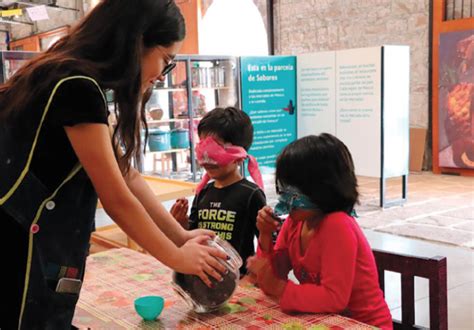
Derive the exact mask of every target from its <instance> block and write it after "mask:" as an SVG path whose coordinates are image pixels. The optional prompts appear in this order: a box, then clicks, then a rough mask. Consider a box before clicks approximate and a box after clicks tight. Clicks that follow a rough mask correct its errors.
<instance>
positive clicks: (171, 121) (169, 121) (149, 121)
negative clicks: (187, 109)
mask: <svg viewBox="0 0 474 330" xmlns="http://www.w3.org/2000/svg"><path fill="white" fill-rule="evenodd" d="M183 120H189V119H188V118H170V119H160V120H148V121H147V124H162V123H174V122H178V121H183Z"/></svg>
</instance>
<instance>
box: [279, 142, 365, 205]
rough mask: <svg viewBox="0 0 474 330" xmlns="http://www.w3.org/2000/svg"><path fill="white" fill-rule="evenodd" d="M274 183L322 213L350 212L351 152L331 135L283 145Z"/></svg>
mask: <svg viewBox="0 0 474 330" xmlns="http://www.w3.org/2000/svg"><path fill="white" fill-rule="evenodd" d="M275 180H276V183H277V185H279V186H281V187H283V188H284V187H285V186H287V185H288V186H293V187H296V188H298V189H299V190H300V191H301V192H302V193H303V194H305V195H306V196H308V197H309V198H310V199H311V200H312V202H313V203H315V204H316V205H318V206H319V207H320V209H321V210H322V211H323V212H324V213H330V212H335V211H344V212H348V213H350V212H351V211H352V210H353V208H354V204H355V203H358V199H359V193H358V191H357V178H356V176H355V174H354V163H353V161H352V156H351V153H350V152H349V150H348V149H347V147H346V145H345V144H344V143H342V142H341V141H340V140H339V139H338V138H336V137H335V136H333V135H331V134H327V133H323V134H321V135H318V136H315V135H310V136H306V137H303V138H301V139H298V140H296V141H294V142H292V143H290V144H289V145H287V146H286V147H285V148H284V149H283V151H282V152H281V154H280V155H279V156H278V158H277V163H276V177H275Z"/></svg>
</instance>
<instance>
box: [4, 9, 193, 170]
mask: <svg viewBox="0 0 474 330" xmlns="http://www.w3.org/2000/svg"><path fill="white" fill-rule="evenodd" d="M184 36H185V25H184V18H183V16H182V14H181V12H180V11H179V8H178V7H177V6H176V4H175V3H174V1H173V0H102V1H101V2H100V3H99V4H98V5H97V6H96V7H95V8H94V9H93V10H92V11H91V12H90V13H89V14H88V15H87V16H86V17H84V18H83V19H82V20H81V21H80V22H79V23H78V24H77V25H76V26H75V27H74V28H73V29H72V30H71V32H70V33H69V34H68V35H67V36H65V37H63V38H61V39H60V40H59V41H58V42H56V43H55V44H54V45H53V46H52V47H51V48H50V49H48V50H47V51H46V52H44V53H43V54H40V55H39V56H37V57H35V58H34V59H33V60H32V61H30V62H29V63H27V64H26V65H25V66H23V67H22V68H20V69H19V70H18V71H17V72H16V73H15V75H14V76H13V77H12V78H11V79H10V80H8V81H7V82H6V83H5V84H4V85H2V86H0V104H1V106H0V118H6V117H7V116H8V115H10V114H15V113H20V112H23V111H29V110H31V109H29V106H30V105H31V104H33V103H35V102H38V100H39V98H40V97H44V95H45V94H49V93H50V92H51V90H52V88H53V87H54V85H55V84H56V83H57V82H58V81H59V80H61V79H62V78H65V77H67V76H69V75H73V74H74V75H77V74H82V75H86V76H89V77H91V78H93V79H95V80H96V81H97V82H98V83H99V85H100V86H101V87H102V88H103V89H110V90H113V92H114V96H115V105H116V107H115V108H116V109H117V112H118V113H116V117H117V127H116V129H115V131H114V138H113V140H114V145H115V150H116V151H117V150H119V148H122V149H123V155H121V156H117V158H118V160H119V164H120V167H121V169H122V171H123V172H124V173H127V172H128V170H129V168H130V164H131V159H132V157H133V156H138V155H139V154H140V149H141V140H140V129H141V127H145V129H146V121H145V115H144V107H142V108H141V110H139V105H140V101H141V56H142V53H143V48H144V47H147V48H149V47H154V46H157V45H160V46H164V47H167V46H171V45H172V44H173V43H174V42H177V41H181V40H183V39H184ZM137 159H140V157H137Z"/></svg>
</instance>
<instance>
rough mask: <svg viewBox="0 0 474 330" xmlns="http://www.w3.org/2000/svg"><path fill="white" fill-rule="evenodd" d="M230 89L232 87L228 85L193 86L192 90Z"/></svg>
mask: <svg viewBox="0 0 474 330" xmlns="http://www.w3.org/2000/svg"><path fill="white" fill-rule="evenodd" d="M206 89H207V90H216V89H218V90H229V89H230V87H227V86H222V87H193V88H191V90H193V91H199V90H206Z"/></svg>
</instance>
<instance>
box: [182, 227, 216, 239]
mask: <svg viewBox="0 0 474 330" xmlns="http://www.w3.org/2000/svg"><path fill="white" fill-rule="evenodd" d="M202 235H206V236H208V238H213V237H214V236H216V233H215V232H213V231H212V230H208V229H193V230H186V233H185V239H186V241H189V240H190V239H193V238H196V237H199V236H202Z"/></svg>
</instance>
